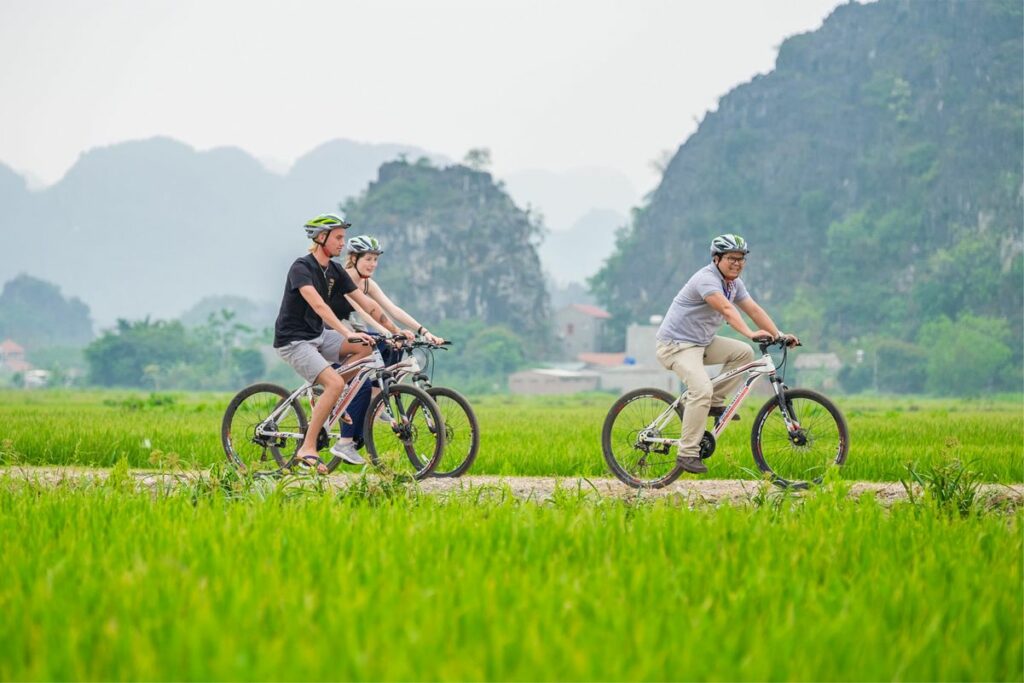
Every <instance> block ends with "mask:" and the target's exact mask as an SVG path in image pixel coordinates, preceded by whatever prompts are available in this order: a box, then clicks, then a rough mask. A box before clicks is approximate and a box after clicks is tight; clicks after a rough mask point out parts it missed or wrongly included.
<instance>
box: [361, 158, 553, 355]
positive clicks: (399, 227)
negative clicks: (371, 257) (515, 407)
mask: <svg viewBox="0 0 1024 683" xmlns="http://www.w3.org/2000/svg"><path fill="white" fill-rule="evenodd" d="M477 160H478V161H483V156H480V157H479V158H478V159H477ZM344 211H345V216H346V218H347V219H348V220H350V221H351V222H352V224H353V225H355V226H356V228H354V229H358V230H359V231H360V232H365V233H368V234H373V235H375V236H376V237H378V238H380V239H381V241H382V242H383V244H384V248H385V250H386V252H385V255H384V256H383V257H382V258H381V262H380V266H379V267H378V269H377V272H376V274H375V275H374V277H375V278H376V279H377V281H378V282H379V283H380V285H381V287H382V288H383V290H384V291H385V292H386V293H387V294H388V296H389V297H391V298H392V299H393V300H394V301H395V302H396V303H397V304H398V305H399V306H401V307H402V308H404V309H406V310H407V311H409V312H410V313H412V314H413V315H414V316H415V317H416V319H417V320H420V321H422V322H423V323H424V324H425V325H426V326H427V327H428V328H430V329H431V330H435V329H437V328H438V326H439V325H440V324H442V323H445V324H446V323H448V322H449V321H454V322H466V321H471V320H479V321H482V322H483V323H484V324H485V325H487V326H494V325H505V326H507V327H509V328H511V329H514V330H516V331H517V332H518V333H520V334H523V335H531V336H533V337H535V338H539V339H540V340H541V344H542V345H546V344H549V343H550V331H549V329H548V326H549V315H550V313H549V310H548V309H549V304H548V295H547V291H546V290H545V289H544V284H543V282H544V280H543V274H542V272H541V267H540V259H539V257H538V256H537V250H536V246H535V245H536V243H537V240H538V238H539V235H540V232H541V230H542V226H541V225H540V224H539V223H538V222H536V221H535V220H534V219H533V218H532V217H531V216H530V215H529V214H528V213H527V212H526V211H523V210H521V209H519V208H518V207H516V206H515V204H514V203H513V202H512V199H511V198H510V197H509V196H508V194H507V193H506V192H505V191H504V190H503V189H502V188H501V187H500V186H499V185H497V184H495V182H494V180H493V178H492V177H491V175H490V174H489V173H485V172H482V171H480V170H474V169H472V168H467V167H465V166H449V167H447V168H433V167H430V166H421V165H412V164H408V163H405V162H401V161H397V162H391V163H387V164H384V165H383V166H381V168H380V173H379V178H378V180H377V181H376V182H374V183H371V184H370V186H369V188H367V190H366V192H365V193H363V195H362V196H360V197H358V198H355V199H351V200H349V201H348V202H347V203H346V204H345V206H344Z"/></svg>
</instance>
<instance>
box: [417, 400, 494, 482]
mask: <svg viewBox="0 0 1024 683" xmlns="http://www.w3.org/2000/svg"><path fill="white" fill-rule="evenodd" d="M427 393H428V394H430V398H432V399H434V402H435V403H436V404H437V407H438V409H439V410H440V411H441V418H442V419H443V420H444V433H445V444H444V451H443V452H442V454H441V460H440V462H439V463H438V464H437V467H436V468H434V471H433V473H432V474H433V476H435V477H459V476H462V475H463V474H465V473H466V471H467V470H468V469H469V468H470V467H471V466H472V465H473V461H475V460H476V455H477V452H478V451H479V450H480V428H479V426H478V424H477V420H476V415H475V414H474V413H473V408H472V407H471V406H470V405H469V402H468V401H467V400H466V399H465V397H464V396H463V395H462V394H460V393H459V392H457V391H455V390H454V389H449V388H447V387H432V388H431V389H428V390H427ZM417 405H418V404H417Z"/></svg>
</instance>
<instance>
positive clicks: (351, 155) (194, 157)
mask: <svg viewBox="0 0 1024 683" xmlns="http://www.w3.org/2000/svg"><path fill="white" fill-rule="evenodd" d="M421 157H425V158H427V159H429V160H430V162H431V163H432V164H435V165H446V164H450V163H451V160H450V159H448V158H446V157H444V156H442V155H438V154H433V153H431V152H428V151H426V150H424V149H421V148H419V147H415V146H411V145H400V144H365V143H359V142H353V141H349V140H332V141H330V142H326V143H324V144H322V145H320V146H319V147H317V148H315V149H313V150H312V151H310V152H309V153H307V154H305V155H304V156H302V157H300V158H299V159H298V160H296V161H295V163H294V164H293V165H292V166H291V168H290V169H289V170H288V172H287V173H285V174H283V175H282V174H281V173H275V172H273V171H270V170H268V169H267V168H266V166H265V165H264V164H262V163H261V162H260V161H258V160H257V159H255V158H254V157H253V156H251V155H249V154H248V153H246V152H245V151H243V150H241V149H238V148H232V147H223V148H216V149H211V150H207V151H198V150H195V149H193V148H192V147H190V146H189V145H187V144H184V143H182V142H179V141H176V140H173V139H170V138H166V137H155V138H151V139H147V140H138V141H130V142H123V143H119V144H115V145H111V146H108V147H101V148H96V149H92V150H90V151H88V152H85V153H83V154H82V156H81V157H80V158H79V159H78V161H77V162H76V164H75V165H74V166H73V167H72V168H71V169H70V170H69V171H68V173H67V174H66V175H65V176H64V178H62V179H61V180H60V181H59V182H58V183H56V184H54V185H52V186H50V187H47V188H43V189H40V190H32V189H30V187H29V184H28V182H27V181H26V179H25V178H24V177H22V176H21V175H19V174H18V173H16V172H14V171H13V170H12V169H10V168H8V167H7V166H5V165H4V164H2V163H0V240H2V244H3V250H2V256H0V283H2V282H6V281H8V280H10V279H11V278H13V277H14V276H15V275H17V274H19V273H27V274H29V275H32V276H34V277H38V278H42V279H44V280H47V281H50V282H53V283H55V284H56V285H58V286H60V287H61V288H62V290H63V291H64V292H66V293H67V294H68V295H71V296H77V297H79V298H81V299H82V300H83V301H84V302H85V303H86V304H87V305H88V306H89V308H90V311H91V314H92V318H93V320H95V321H96V323H97V326H98V327H103V326H106V325H109V324H111V323H112V322H113V321H114V320H115V319H117V318H133V319H134V318H141V317H144V316H146V315H151V316H153V317H155V318H168V317H176V316H178V315H181V314H182V313H183V312H185V311H187V310H189V309H190V308H191V307H193V306H194V305H196V304H197V303H198V302H199V301H201V300H202V299H204V298H206V297H211V296H214V297H215V296H227V295H230V296H241V297H245V298H246V299H249V300H251V301H254V302H261V303H262V302H276V301H277V300H278V298H279V297H280V289H281V287H282V283H283V277H284V273H285V271H286V270H287V267H288V264H289V263H291V261H292V260H293V259H294V258H295V257H296V256H297V255H299V254H301V253H302V252H303V250H304V249H305V247H306V242H305V239H304V237H303V235H302V232H301V230H300V229H299V227H300V225H301V223H302V221H304V220H306V219H307V218H309V217H310V216H313V215H315V214H317V213H320V212H324V211H332V210H337V208H338V206H339V205H340V204H341V203H343V202H344V201H345V200H346V199H347V198H349V197H354V196H357V195H358V194H359V193H360V192H362V191H363V190H364V189H365V188H366V187H367V185H368V184H369V183H370V182H371V181H372V180H374V179H376V177H377V172H378V169H379V168H380V166H381V165H382V164H383V163H385V162H387V161H391V160H394V159H402V158H406V159H408V160H409V161H410V162H412V161H415V160H417V159H419V158H421ZM513 184H514V185H515V186H516V187H517V188H518V192H514V191H512V190H511V189H510V193H512V194H513V196H514V198H515V200H516V202H517V203H519V204H522V205H523V206H526V205H527V204H531V205H533V206H534V207H540V206H541V203H542V202H543V206H544V209H543V211H542V213H550V214H551V215H553V216H556V217H558V220H560V221H561V220H563V217H568V218H565V220H566V221H569V222H568V223H567V224H566V225H564V226H561V225H560V226H559V227H560V228H562V229H565V228H569V227H571V226H572V225H573V222H575V221H577V220H580V219H581V218H582V217H583V216H584V214H586V213H587V212H588V211H590V210H591V209H593V208H594V207H601V206H606V205H609V204H611V205H614V206H615V207H621V206H625V205H628V202H629V201H630V198H631V197H632V186H631V185H630V184H629V181H628V179H626V178H625V177H624V176H618V175H617V174H615V173H613V172H608V173H604V172H602V171H601V170H599V169H598V170H595V169H589V170H587V169H583V170H579V171H572V172H567V173H565V174H552V173H547V172H525V173H524V174H520V175H519V176H518V177H517V178H516V179H514V181H513ZM588 187H589V190H588ZM588 197H590V198H593V199H594V203H592V204H588V202H587V198H588ZM616 222H617V221H616V220H610V221H609V220H605V221H604V223H603V224H602V225H603V226H605V227H606V232H607V237H606V238H602V239H599V240H597V242H598V243H600V244H601V245H604V247H603V248H604V252H603V253H598V251H597V250H596V249H595V248H594V245H593V244H588V245H587V252H588V254H589V255H588V256H586V258H584V259H583V261H582V262H583V263H585V264H586V266H585V268H584V270H585V271H586V272H582V271H581V272H580V273H577V272H576V270H579V267H578V263H576V262H569V261H566V260H565V258H564V256H565V254H566V252H565V249H564V248H563V246H559V247H558V248H557V249H555V250H552V249H542V251H543V252H544V253H543V254H542V257H544V258H545V265H546V268H547V269H548V270H549V271H550V270H555V271H560V270H561V269H562V268H566V269H567V273H568V275H567V276H563V277H560V280H568V279H576V280H578V281H581V280H582V279H583V277H585V276H587V275H589V274H591V273H592V272H594V271H595V270H596V269H597V267H598V266H599V264H600V262H601V260H602V259H603V258H604V256H606V255H607V253H608V252H610V250H611V237H610V235H611V231H612V230H614V226H613V225H612V224H613V223H616ZM357 229H358V226H357ZM552 232H553V234H554V232H555V231H552ZM564 241H565V239H564V238H562V239H559V240H556V242H557V243H558V244H559V245H562V244H563V243H564ZM590 252H593V253H590ZM560 258H561V260H559V259H560Z"/></svg>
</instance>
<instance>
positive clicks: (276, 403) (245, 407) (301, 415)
mask: <svg viewBox="0 0 1024 683" xmlns="http://www.w3.org/2000/svg"><path fill="white" fill-rule="evenodd" d="M349 341H350V342H355V343H359V342H360V339H359V338H358V337H355V338H351V339H349ZM386 343H387V344H391V345H392V346H393V347H395V348H400V347H401V342H400V340H397V339H394V338H389V339H387V340H386ZM332 368H333V369H334V371H335V372H337V373H338V374H339V375H341V374H344V373H348V372H352V371H357V372H356V375H355V376H354V377H353V378H352V379H351V380H350V381H348V382H347V383H346V385H345V389H344V390H343V391H342V393H341V395H340V396H339V397H338V400H337V401H336V402H335V405H334V407H333V408H332V409H331V412H330V413H329V415H328V417H327V420H325V422H324V426H323V427H322V428H321V430H320V434H319V435H317V450H323V449H324V448H327V447H328V446H329V445H330V443H331V442H332V441H333V440H335V439H337V438H338V435H337V434H336V433H335V432H334V431H333V429H332V428H333V427H334V425H335V424H336V423H338V422H339V421H340V420H342V419H344V418H343V415H345V409H346V408H347V407H348V405H349V404H350V403H351V401H352V399H353V398H354V397H355V395H356V393H357V392H358V391H359V389H360V388H361V387H362V386H363V384H365V383H366V382H372V383H374V384H376V385H377V387H379V389H380V391H379V393H378V394H377V395H376V396H374V397H373V398H372V399H371V400H370V404H369V408H368V409H367V412H366V419H365V421H364V430H363V440H364V443H365V445H366V452H367V455H368V457H369V460H370V462H371V463H372V464H373V465H374V466H376V467H378V468H387V469H390V471H393V472H397V473H400V474H410V475H411V476H413V477H414V478H416V479H422V478H423V477H426V476H427V475H429V474H430V473H431V472H432V471H433V469H434V468H435V467H437V464H438V463H439V462H440V461H441V455H442V454H443V453H444V446H445V426H444V418H443V417H442V415H441V410H440V409H439V408H438V407H437V404H436V403H435V402H434V399H432V398H431V397H430V395H429V394H427V392H425V391H423V390H422V389H420V388H419V387H415V386H411V385H408V384H399V383H398V382H397V379H396V378H397V377H398V376H399V375H402V374H404V373H409V372H413V373H415V372H418V371H419V369H420V368H419V363H418V361H417V359H416V358H415V357H414V356H409V357H407V358H404V359H402V360H401V361H400V362H398V363H395V364H392V365H385V363H384V359H383V356H381V353H380V350H379V349H378V348H377V347H376V346H374V348H373V351H372V353H371V354H370V355H369V356H366V357H364V358H360V359H358V360H355V361H352V362H350V363H347V364H344V365H343V364H340V363H334V364H333V365H332ZM318 389H319V387H318V386H316V385H315V384H313V383H312V382H306V383H305V384H303V385H302V386H301V387H299V388H298V389H296V390H294V391H292V392H289V391H288V390H287V389H285V388H284V387H281V386H278V385H276V384H269V383H265V382H261V383H258V384H253V385H251V386H248V387H246V388H245V389H242V391H240V392H238V394H236V395H235V397H234V398H232V399H231V402H230V403H229V404H228V407H227V410H226V411H225V413H224V419H223V421H222V423H221V443H222V444H223V446H224V453H225V454H226V455H227V458H228V461H229V462H231V463H232V464H234V465H235V466H236V467H238V468H240V469H242V470H245V471H251V472H254V473H256V474H270V473H273V472H277V471H280V470H283V469H286V468H289V467H292V466H293V465H294V464H295V454H296V453H297V452H298V449H299V446H300V445H301V444H302V441H303V439H304V438H305V435H306V429H307V427H308V425H309V421H308V420H307V418H306V412H305V409H304V408H303V401H305V402H307V403H308V404H309V405H310V407H311V408H312V406H313V405H315V404H316V401H317V397H318V395H319V393H318V391H317V390H318ZM341 463H342V460H341V458H339V457H337V456H334V457H332V458H331V460H330V462H328V463H327V469H328V471H329V472H333V471H334V470H335V469H337V467H338V465H340V464H341Z"/></svg>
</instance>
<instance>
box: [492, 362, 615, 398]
mask: <svg viewBox="0 0 1024 683" xmlns="http://www.w3.org/2000/svg"><path fill="white" fill-rule="evenodd" d="M597 387H598V376H597V373H595V372H590V371H587V370H558V369H555V368H535V369H532V370H521V371H520V372H514V373H512V374H511V375H509V376H508V389H509V391H510V392H512V393H513V394H575V393H577V392H580V391H594V390H595V389H597Z"/></svg>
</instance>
